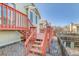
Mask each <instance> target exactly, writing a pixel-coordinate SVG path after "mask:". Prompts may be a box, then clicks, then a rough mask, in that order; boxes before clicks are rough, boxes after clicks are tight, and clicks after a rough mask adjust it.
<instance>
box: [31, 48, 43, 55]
mask: <svg viewBox="0 0 79 59" xmlns="http://www.w3.org/2000/svg"><path fill="white" fill-rule="evenodd" d="M30 51H32V52H35V53H40V54H41V53H42V51H41V50H40V49H36V48H31V49H30Z"/></svg>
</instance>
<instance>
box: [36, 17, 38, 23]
mask: <svg viewBox="0 0 79 59" xmlns="http://www.w3.org/2000/svg"><path fill="white" fill-rule="evenodd" d="M37 21H38V19H37V16H36V24H37V23H38V22H37Z"/></svg>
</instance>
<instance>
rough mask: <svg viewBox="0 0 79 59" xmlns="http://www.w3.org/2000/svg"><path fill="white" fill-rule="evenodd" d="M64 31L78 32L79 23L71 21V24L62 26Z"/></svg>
mask: <svg viewBox="0 0 79 59" xmlns="http://www.w3.org/2000/svg"><path fill="white" fill-rule="evenodd" d="M64 31H66V32H75V33H78V32H79V24H74V23H71V24H69V25H67V26H65V27H64Z"/></svg>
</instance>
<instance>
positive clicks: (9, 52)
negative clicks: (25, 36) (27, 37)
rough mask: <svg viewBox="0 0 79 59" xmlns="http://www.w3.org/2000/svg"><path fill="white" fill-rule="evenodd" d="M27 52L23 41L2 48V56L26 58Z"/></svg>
mask: <svg viewBox="0 0 79 59" xmlns="http://www.w3.org/2000/svg"><path fill="white" fill-rule="evenodd" d="M25 55H26V51H25V47H24V43H23V42H22V41H20V42H16V43H13V44H10V45H7V46H4V47H0V56H25Z"/></svg>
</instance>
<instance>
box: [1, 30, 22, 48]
mask: <svg viewBox="0 0 79 59" xmlns="http://www.w3.org/2000/svg"><path fill="white" fill-rule="evenodd" d="M17 41H21V39H20V33H19V32H17V31H0V47H1V46H3V45H7V44H11V43H14V42H17Z"/></svg>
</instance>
